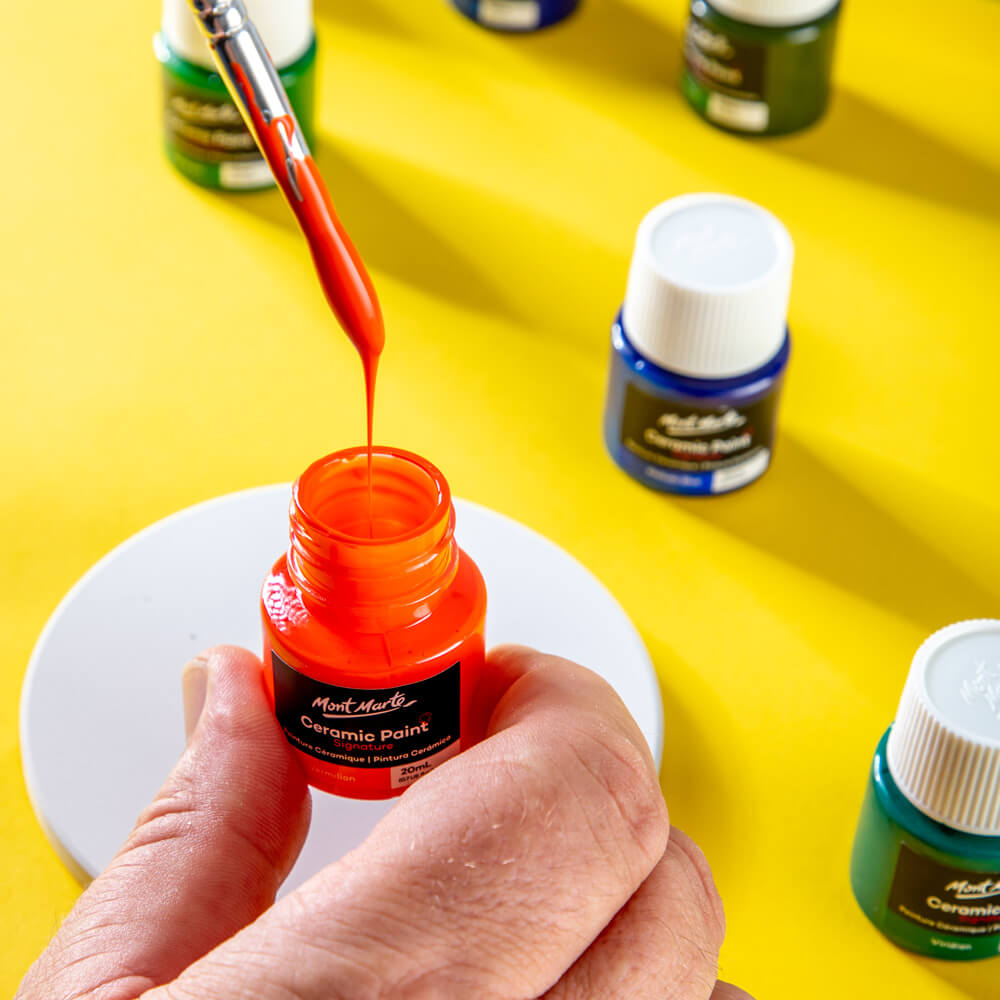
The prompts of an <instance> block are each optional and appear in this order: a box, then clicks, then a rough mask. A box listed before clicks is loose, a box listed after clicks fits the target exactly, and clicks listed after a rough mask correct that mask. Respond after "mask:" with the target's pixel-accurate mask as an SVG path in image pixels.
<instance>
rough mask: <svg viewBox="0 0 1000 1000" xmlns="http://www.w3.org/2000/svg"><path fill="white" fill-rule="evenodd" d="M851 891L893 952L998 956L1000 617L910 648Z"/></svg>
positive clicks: (875, 771)
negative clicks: (907, 671) (897, 949)
mask: <svg viewBox="0 0 1000 1000" xmlns="http://www.w3.org/2000/svg"><path fill="white" fill-rule="evenodd" d="M851 888H852V889H853V890H854V895H855V898H856V899H857V901H858V903H859V904H860V906H861V909H862V910H863V911H864V913H865V915H866V916H867V917H868V919H869V920H871V922H872V923H873V924H874V925H875V926H876V927H877V928H878V929H879V930H880V931H881V932H882V933H883V934H884V935H885V936H886V937H887V938H889V940H890V941H892V942H894V943H895V944H897V945H899V946H900V947H902V948H907V949H909V950H910V951H915V952H919V953H920V954H922V955H932V956H933V957H935V958H950V959H973V958H988V957H990V956H993V955H997V954H998V953H1000V621H993V620H979V621H968V622H961V623H959V624H958V625H951V626H949V627H948V628H945V629H942V630H941V631H940V632H936V633H935V634H934V635H932V636H931V637H930V638H929V639H928V640H927V641H926V642H925V643H924V644H923V645H922V646H921V647H920V648H919V649H918V650H917V653H916V655H915V656H914V658H913V665H912V666H911V668H910V674H909V677H908V678H907V681H906V686H905V688H904V690H903V697H902V700H901V701H900V704H899V711H898V712H897V714H896V721H895V723H894V724H893V725H892V726H891V727H890V728H889V731H888V732H887V733H886V734H885V735H884V736H883V737H882V740H881V742H880V743H879V745H878V749H877V750H876V751H875V759H874V763H873V766H872V770H871V774H870V776H869V780H868V788H867V791H866V793H865V798H864V802H863V804H862V806H861V817H860V819H859V820H858V828H857V833H856V834H855V839H854V850H853V852H852V854H851Z"/></svg>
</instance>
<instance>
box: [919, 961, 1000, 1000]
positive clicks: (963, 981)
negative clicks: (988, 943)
mask: <svg viewBox="0 0 1000 1000" xmlns="http://www.w3.org/2000/svg"><path fill="white" fill-rule="evenodd" d="M912 957H913V960H914V961H915V962H919V963H920V964H921V965H922V966H923V967H924V968H925V969H927V971H928V972H932V973H934V975H935V976H938V977H940V978H941V979H943V980H944V981H945V982H946V983H950V984H951V985H952V986H954V987H955V989H957V990H961V991H962V993H963V994H964V995H965V996H967V997H969V998H970V1000H989V997H995V996H998V995H1000V994H997V993H993V992H991V993H990V994H986V993H984V992H983V984H984V982H985V980H984V979H983V971H984V970H983V963H982V962H946V961H943V960H941V959H933V958H921V957H919V956H917V955H914V956H912ZM993 961H995V959H994V960H993Z"/></svg>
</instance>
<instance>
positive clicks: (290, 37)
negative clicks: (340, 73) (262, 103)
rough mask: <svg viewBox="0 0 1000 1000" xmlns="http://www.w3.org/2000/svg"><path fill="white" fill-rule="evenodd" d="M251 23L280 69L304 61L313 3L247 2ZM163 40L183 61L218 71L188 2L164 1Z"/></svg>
mask: <svg viewBox="0 0 1000 1000" xmlns="http://www.w3.org/2000/svg"><path fill="white" fill-rule="evenodd" d="M244 2H245V4H246V8H247V13H248V14H249V15H250V20H251V21H253V23H254V25H255V26H256V28H257V31H258V32H259V33H260V37H261V39H262V40H263V42H264V44H265V45H266V46H267V50H268V52H270V53H271V60H272V62H273V63H274V65H275V66H277V67H278V68H279V69H283V68H284V67H285V66H290V65H291V64H292V63H293V62H295V60H296V59H299V58H301V57H302V56H303V55H304V54H305V51H306V49H308V48H309V46H310V45H311V44H312V39H313V32H314V27H313V5H312V0H244ZM162 29H163V37H164V38H165V39H166V42H167V45H169V46H170V48H171V49H173V51H174V52H176V53H177V55H179V56H180V57H181V58H182V59H186V60H187V61H188V62H190V63H194V64H195V65H196V66H202V67H203V68H205V69H212V70H214V69H215V62H214V61H213V60H212V53H211V51H210V50H209V47H208V42H207V41H205V36H204V35H203V34H202V33H201V28H200V27H199V26H198V20H197V18H196V17H195V15H194V12H193V11H192V10H191V8H190V7H189V6H188V4H187V0H163V21H162Z"/></svg>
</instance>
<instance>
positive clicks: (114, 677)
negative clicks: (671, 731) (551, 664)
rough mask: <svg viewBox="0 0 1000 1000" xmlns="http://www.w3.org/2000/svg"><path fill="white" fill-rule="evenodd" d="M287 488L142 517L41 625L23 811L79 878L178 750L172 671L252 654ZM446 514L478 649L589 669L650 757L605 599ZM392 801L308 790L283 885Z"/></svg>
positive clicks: (548, 557) (647, 724)
mask: <svg viewBox="0 0 1000 1000" xmlns="http://www.w3.org/2000/svg"><path fill="white" fill-rule="evenodd" d="M290 489H291V488H290V486H289V485H287V484H282V485H277V486H264V487H260V488H259V489H253V490H246V491H244V492H242V493H233V494H231V495H229V496H224V497H219V498H217V499H215V500H209V501H207V502H206V503H202V504H198V505H197V506H195V507H191V508H189V509H187V510H183V511H180V512H179V513H177V514H174V515H172V516H171V517H168V518H165V519H164V520H162V521H158V522H157V523H156V524H153V525H151V526H150V527H148V528H146V529H145V530H144V531H141V532H139V534H137V535H135V536H134V537H133V538H130V539H129V540H128V541H126V542H123V543H122V544H121V545H119V546H118V547H117V548H116V549H114V550H113V551H112V552H110V553H109V554H108V555H107V556H105V557H104V558H103V559H102V560H101V561H100V562H98V563H97V564H96V565H95V566H94V567H93V568H92V569H90V571H89V572H87V573H86V574H85V575H84V576H83V578H82V579H81V580H80V581H79V582H78V583H77V584H76V585H75V586H74V587H73V589H72V590H71V591H70V592H69V593H68V594H67V595H66V597H65V598H64V599H63V601H62V603H61V604H60V605H59V607H58V608H57V609H56V611H55V612H54V614H53V615H52V617H51V618H50V619H49V622H48V624H47V625H46V626H45V629H44V630H43V631H42V634H41V637H40V638H39V640H38V644H37V645H36V646H35V650H34V652H33V654H32V657H31V661H30V663H29V664H28V672H27V676H26V678H25V682H24V689H23V691H22V695H21V756H22V760H23V763H24V774H25V780H26V782H27V786H28V792H29V794H30V796H31V800H32V803H33V805H34V807H35V812H36V813H37V814H38V818H39V820H40V821H41V823H42V825H43V827H44V829H45V831H46V834H47V835H48V837H49V839H50V840H51V841H52V844H53V846H54V847H55V849H56V851H57V852H58V853H59V855H60V856H61V857H62V859H63V860H64V861H65V862H66V864H67V865H68V866H69V867H70V868H71V869H72V870H73V871H74V872H75V873H76V874H77V875H78V877H81V878H87V877H93V876H94V875H95V874H97V873H98V872H99V871H101V870H102V869H103V868H104V867H105V865H107V863H108V862H109V861H110V860H111V858H112V856H113V855H114V854H115V852H116V851H117V850H118V847H119V846H120V844H121V843H122V841H123V840H124V839H125V837H126V836H127V834H128V832H129V830H130V829H131V828H132V825H133V823H134V822H135V819H136V816H137V815H138V814H139V812H140V811H141V810H142V808H143V807H144V806H145V805H146V804H147V803H148V802H149V801H150V799H152V797H153V796H154V795H155V794H156V791H157V789H158V788H159V786H160V785H161V783H162V782H163V780H164V778H165V777H166V775H167V774H168V773H169V771H170V769H171V767H172V766H173V764H174V762H175V761H176V760H177V757H178V756H179V755H180V753H181V751H182V749H183V747H184V723H183V708H182V703H181V688H180V668H181V667H182V666H183V664H184V663H186V662H187V661H188V660H189V659H191V657H192V656H194V655H195V654H196V653H198V652H199V651H200V650H202V649H204V648H206V647H207V646H213V645H217V644H219V643H236V644H238V645H241V646H246V647H248V648H249V649H253V650H259V649H260V642H261V626H260V619H259V611H258V594H259V588H260V585H261V583H262V581H263V579H264V576H265V575H266V573H267V572H268V570H269V569H270V567H271V564H272V563H273V562H274V560H275V559H276V558H277V556H278V555H279V554H280V553H281V552H282V551H283V550H284V549H285V547H286V546H287V544H288V503H289V499H290V496H291V492H290ZM455 508H456V515H457V531H456V535H457V538H458V541H459V544H460V545H461V546H462V547H463V548H464V549H465V550H466V551H467V552H468V553H469V555H471V556H472V558H473V559H474V560H475V561H476V563H477V564H478V566H479V568H480V569H481V570H482V573H483V576H484V577H485V580H486V588H487V592H488V594H489V609H488V612H487V624H486V641H487V644H488V645H493V644H495V643H498V642H520V643H524V644H526V645H530V646H536V647H538V648H539V649H542V650H544V651H546V652H550V653H558V654H560V655H561V656H565V657H568V658H570V659H572V660H576V661H577V662H579V663H583V664H584V665H586V666H588V667H590V668H591V669H593V670H596V671H597V672H598V673H600V674H602V676H604V677H605V678H606V679H607V680H608V681H609V682H610V683H611V684H612V685H613V686H614V687H615V689H616V690H617V691H618V693H619V694H620V695H621V697H622V699H623V700H624V702H625V704H626V705H627V706H628V707H629V709H630V711H631V712H632V714H633V715H634V716H635V718H636V720H637V721H638V723H639V726H640V728H641V729H642V731H643V733H644V734H645V736H646V739H647V740H648V742H649V745H650V747H651V748H652V751H653V754H654V756H655V758H656V760H657V763H659V760H660V756H661V753H662V749H663V714H662V709H661V705H660V693H659V689H658V687H657V682H656V675H655V674H654V672H653V667H652V664H651V662H650V659H649V654H648V653H647V652H646V649H645V647H644V646H643V644H642V640H641V639H640V638H639V635H638V633H637V632H636V630H635V628H634V627H633V625H632V623H631V622H630V621H629V620H628V618H627V617H626V615H625V613H624V611H622V609H621V607H620V606H619V605H618V603H617V602H616V601H615V599H614V598H613V597H612V596H611V594H610V593H608V591H607V590H606V589H605V588H604V586H603V585H602V584H601V583H600V582H599V581H598V580H597V579H596V578H595V577H594V576H593V575H592V574H591V573H590V572H588V571H587V570H586V569H584V568H583V567H582V566H581V565H580V564H579V563H578V562H577V561H576V560H575V559H573V558H572V557H571V556H569V555H567V553H565V552H564V551H563V550H562V549H560V548H559V547H558V546H556V545H555V544H553V543H552V542H550V541H548V539H546V538H543V537H542V536H541V535H539V534H537V533H536V532H534V531H531V530H530V529H529V528H526V527H524V526H523V525H521V524H519V523H518V522H516V521H512V520H511V519H510V518H507V517H504V516H503V515H502V514H497V513H496V512H495V511H491V510H488V509H487V508H485V507H480V506H478V505H476V504H473V503H469V502H468V501H465V500H458V499H456V500H455ZM526 568H527V569H529V571H528V572H526V571H525V570H526ZM392 802H393V800H389V801H387V802H356V801H352V800H349V799H342V798H337V797H334V796H332V795H325V794H323V793H322V792H317V791H315V790H314V791H313V821H312V827H311V829H310V832H309V837H308V839H307V840H306V844H305V847H304V848H303V851H302V855H301V857H300V858H299V861H298V863H297V864H296V866H295V868H294V869H293V871H292V873H291V875H290V876H289V878H288V881H287V882H286V883H285V886H284V888H283V891H286V892H287V891H288V890H289V889H291V888H294V887H295V886H297V885H299V884H300V883H302V882H303V881H305V880H306V879H307V878H309V877H310V876H311V875H313V874H314V873H315V872H317V871H319V869H320V868H322V867H323V866H324V865H326V864H328V863H329V862H331V861H333V860H335V859H336V858H338V857H340V856H341V855H343V854H345V853H346V852H347V851H349V850H351V849H352V848H354V847H356V846H357V845H358V844H359V843H360V842H361V841H362V840H363V839H364V838H365V836H367V834H368V831H369V830H371V828H372V827H373V826H374V825H375V823H376V822H377V821H378V819H379V818H380V817H381V816H382V815H383V814H384V813H385V812H387V811H388V809H389V808H390V807H391V805H392Z"/></svg>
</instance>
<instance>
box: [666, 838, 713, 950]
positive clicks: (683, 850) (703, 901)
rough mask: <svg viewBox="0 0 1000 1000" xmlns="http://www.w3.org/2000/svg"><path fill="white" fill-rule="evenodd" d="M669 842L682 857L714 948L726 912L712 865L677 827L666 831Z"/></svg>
mask: <svg viewBox="0 0 1000 1000" xmlns="http://www.w3.org/2000/svg"><path fill="white" fill-rule="evenodd" d="M670 844H671V846H673V847H675V849H676V851H677V854H678V855H679V856H680V858H681V859H682V860H683V863H684V865H685V867H686V870H687V874H688V881H689V884H690V885H691V887H692V888H693V890H694V892H695V893H696V895H697V896H698V897H699V901H700V905H701V909H702V912H703V914H704V917H705V921H706V923H707V924H708V929H709V931H710V932H711V934H712V938H713V944H714V946H715V949H716V951H718V949H719V948H720V947H721V946H722V941H723V939H724V938H725V936H726V915H725V910H724V908H723V904H722V896H721V895H720V894H719V890H718V887H717V886H716V884H715V878H714V877H713V875H712V868H711V866H710V865H709V863H708V859H707V858H706V857H705V854H704V852H703V851H702V849H701V848H700V847H699V846H698V845H697V844H696V843H695V842H694V841H693V840H692V839H691V838H690V837H688V836H687V835H686V834H684V833H682V832H681V831H680V830H677V829H673V830H671V831H670Z"/></svg>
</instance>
